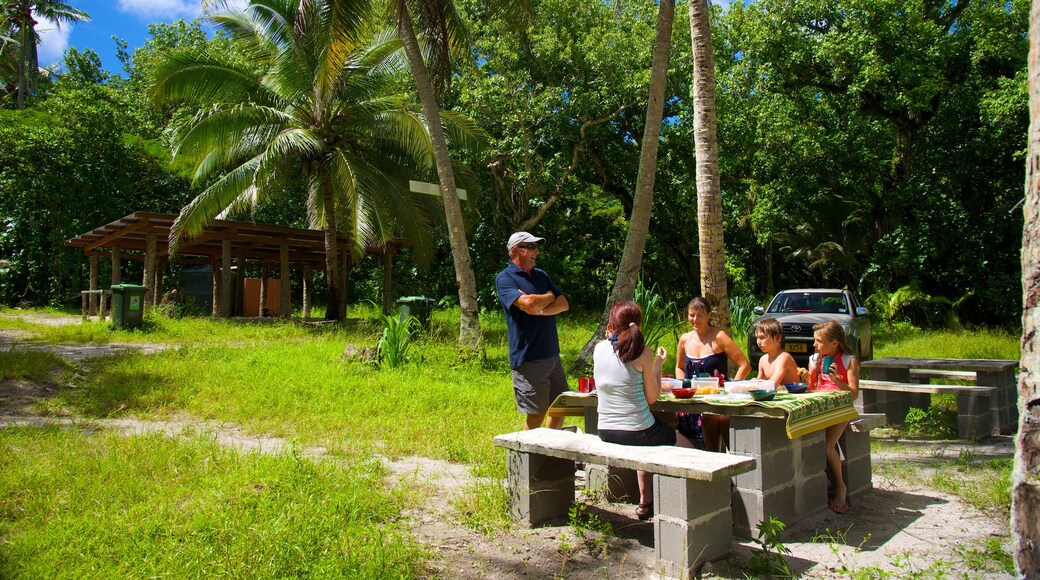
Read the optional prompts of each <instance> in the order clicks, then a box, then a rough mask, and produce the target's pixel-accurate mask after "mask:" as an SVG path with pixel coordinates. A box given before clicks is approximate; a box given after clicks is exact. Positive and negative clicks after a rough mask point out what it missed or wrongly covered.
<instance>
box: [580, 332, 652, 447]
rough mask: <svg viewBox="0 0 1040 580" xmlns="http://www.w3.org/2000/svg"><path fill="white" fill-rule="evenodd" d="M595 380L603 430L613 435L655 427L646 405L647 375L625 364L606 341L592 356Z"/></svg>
mask: <svg viewBox="0 0 1040 580" xmlns="http://www.w3.org/2000/svg"><path fill="white" fill-rule="evenodd" d="M592 361H593V365H594V366H593V376H594V378H595V379H596V393H597V395H598V397H599V402H598V406H597V410H598V411H599V424H598V426H599V428H600V429H607V430H613V431H642V430H644V429H649V428H650V427H651V426H652V425H653V424H654V416H653V415H651V414H650V407H649V406H648V405H647V404H646V393H645V392H644V391H643V373H641V372H639V371H637V370H635V369H634V368H632V365H631V364H628V363H623V362H621V359H619V358H618V356H617V353H615V352H614V345H612V344H611V343H610V341H609V340H604V341H602V342H600V343H599V344H597V345H596V350H595V351H594V352H593V355H592Z"/></svg>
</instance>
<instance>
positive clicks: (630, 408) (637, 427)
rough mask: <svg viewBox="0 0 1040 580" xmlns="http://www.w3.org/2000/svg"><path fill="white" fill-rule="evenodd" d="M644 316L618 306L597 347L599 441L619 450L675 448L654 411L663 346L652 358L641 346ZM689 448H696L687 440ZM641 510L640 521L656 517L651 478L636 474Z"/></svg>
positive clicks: (625, 304)
mask: <svg viewBox="0 0 1040 580" xmlns="http://www.w3.org/2000/svg"><path fill="white" fill-rule="evenodd" d="M642 323H643V312H642V311H641V310H640V309H639V306H638V305H636V303H635V302H632V301H627V300H626V301H624V302H618V303H617V304H615V305H614V307H613V308H611V309H610V317H609V318H608V319H607V340H604V341H602V342H600V343H599V344H597V345H596V350H595V352H594V353H593V358H592V360H593V364H594V365H595V366H594V370H593V374H594V376H595V379H596V392H597V394H598V398H599V401H598V406H597V410H598V411H599V423H598V430H599V438H600V439H602V440H604V441H607V442H608V443H618V444H620V445H640V446H648V445H675V444H676V435H675V430H674V429H672V428H671V427H669V426H667V425H665V424H664V423H662V422H661V421H660V420H659V419H657V418H656V417H654V415H653V414H652V413H651V412H650V405H652V404H653V403H654V402H656V401H657V397H658V396H660V394H661V366H662V365H663V364H664V359H665V357H666V356H667V353H666V352H665V350H664V347H660V348H658V349H657V352H656V353H654V352H653V351H651V350H650V349H649V348H647V346H646V344H645V343H644V341H643V332H642V330H640V328H639V325H640V324H642ZM683 441H684V442H686V444H687V446H692V445H690V444H689V442H688V441H685V438H684V439H683ZM636 476H637V479H638V481H639V507H638V509H636V516H637V517H638V518H639V519H641V520H647V519H650V518H651V517H653V515H654V504H653V474H652V473H648V472H645V471H637V472H636Z"/></svg>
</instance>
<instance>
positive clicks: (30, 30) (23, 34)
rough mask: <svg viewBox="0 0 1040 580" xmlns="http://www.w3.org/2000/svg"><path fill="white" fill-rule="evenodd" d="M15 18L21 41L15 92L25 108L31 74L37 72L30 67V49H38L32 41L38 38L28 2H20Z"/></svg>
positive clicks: (20, 107)
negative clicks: (16, 89)
mask: <svg viewBox="0 0 1040 580" xmlns="http://www.w3.org/2000/svg"><path fill="white" fill-rule="evenodd" d="M14 19H15V23H16V24H17V25H18V32H19V35H18V36H19V39H18V41H19V43H20V44H19V46H18V91H17V93H16V94H15V103H16V106H17V107H18V108H19V109H24V108H25V95H26V93H27V92H29V90H30V89H31V87H30V82H31V79H30V77H29V75H30V74H33V73H35V70H30V68H29V51H30V50H36V43H35V42H32V43H30V41H34V40H35V39H36V29H35V28H34V25H35V24H36V22H35V21H34V20H33V18H32V11H31V8H30V5H29V3H28V2H25V1H22V2H20V3H19V4H18V8H16V9H15V17H14Z"/></svg>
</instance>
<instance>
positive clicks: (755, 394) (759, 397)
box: [748, 389, 776, 401]
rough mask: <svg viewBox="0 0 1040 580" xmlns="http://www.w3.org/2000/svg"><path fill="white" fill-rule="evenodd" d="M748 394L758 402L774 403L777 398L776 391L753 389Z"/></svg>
mask: <svg viewBox="0 0 1040 580" xmlns="http://www.w3.org/2000/svg"><path fill="white" fill-rule="evenodd" d="M748 394H749V395H751V398H752V399H754V400H756V401H772V400H773V397H775V396H776V389H751V390H750V391H748Z"/></svg>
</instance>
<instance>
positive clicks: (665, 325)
mask: <svg viewBox="0 0 1040 580" xmlns="http://www.w3.org/2000/svg"><path fill="white" fill-rule="evenodd" d="M633 302H635V303H636V304H638V305H639V308H640V309H642V311H643V326H642V331H643V340H644V341H645V342H646V345H647V346H648V347H649V348H650V350H657V345H658V344H660V342H661V339H662V338H664V337H665V336H666V335H667V336H670V335H671V331H672V330H673V329H674V328H675V327H676V326H678V325H679V324H680V321H679V319H678V318H677V317H676V316H675V313H674V312H672V309H671V308H669V307H668V304H667V303H666V302H665V300H664V297H662V296H661V294H660V293H658V291H657V284H656V283H655V284H653V285H652V286H650V287H649V288H647V287H646V284H645V283H644V282H643V279H642V278H640V279H639V282H638V283H637V284H636V289H635V296H634V298H633Z"/></svg>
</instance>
